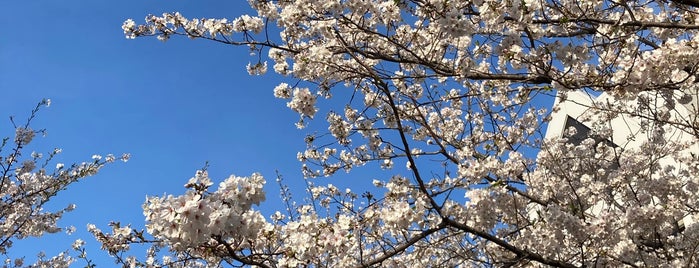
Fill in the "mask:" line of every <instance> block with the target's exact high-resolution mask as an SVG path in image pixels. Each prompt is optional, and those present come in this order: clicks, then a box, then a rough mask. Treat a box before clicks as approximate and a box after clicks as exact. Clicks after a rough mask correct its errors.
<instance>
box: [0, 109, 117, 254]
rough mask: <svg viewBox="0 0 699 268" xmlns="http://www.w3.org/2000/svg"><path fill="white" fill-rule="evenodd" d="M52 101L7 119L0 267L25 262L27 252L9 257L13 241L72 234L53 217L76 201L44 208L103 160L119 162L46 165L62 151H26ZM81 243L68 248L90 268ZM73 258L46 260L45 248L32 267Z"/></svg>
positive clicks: (1, 151) (0, 188) (1, 166)
mask: <svg viewBox="0 0 699 268" xmlns="http://www.w3.org/2000/svg"><path fill="white" fill-rule="evenodd" d="M50 104H51V101H50V100H49V99H44V100H42V101H41V102H40V103H39V104H38V105H37V106H36V107H35V108H34V109H33V110H32V112H31V114H30V115H29V117H28V118H27V120H26V121H25V122H24V123H22V124H18V123H17V122H16V121H15V119H14V117H10V121H11V123H12V126H13V128H14V130H15V133H14V138H11V137H5V138H3V139H2V142H1V143H0V174H1V178H2V180H1V181H0V197H1V198H0V254H2V255H4V256H7V258H6V259H5V260H4V261H5V262H4V264H3V267H24V266H26V263H25V256H15V257H16V258H13V257H11V256H12V254H11V250H10V249H11V247H12V245H13V242H14V241H17V240H20V239H25V238H28V237H41V236H43V235H45V234H50V233H57V232H61V231H66V232H68V233H71V232H72V230H74V227H67V228H64V227H59V226H58V224H57V221H58V220H59V219H61V217H62V216H63V214H64V213H66V212H69V211H72V210H73V209H74V208H75V205H74V204H69V205H67V206H66V207H65V208H63V209H60V210H58V211H47V210H46V209H45V207H44V206H45V205H46V204H47V203H48V202H49V201H51V199H52V198H53V197H54V196H56V195H57V194H59V193H60V192H61V191H63V190H65V189H66V188H67V187H68V186H69V185H71V184H73V183H76V182H78V181H79V180H81V179H83V178H85V177H88V176H92V175H94V174H96V173H97V172H98V171H99V170H100V169H101V168H102V167H104V166H105V165H106V164H108V163H112V162H114V161H115V160H117V157H115V156H113V155H108V156H106V157H104V158H103V157H102V156H99V155H94V156H92V160H90V161H87V162H82V163H75V164H72V165H68V166H67V165H65V164H63V163H57V164H55V166H50V164H51V163H52V160H53V159H54V157H55V156H56V155H58V154H59V153H61V149H59V148H56V149H53V150H52V151H50V152H49V153H47V154H46V155H44V154H43V153H40V152H36V151H31V152H29V151H27V150H28V149H29V148H31V147H30V144H31V142H32V141H33V140H34V138H35V137H36V135H41V134H44V135H45V134H46V131H45V130H43V129H41V130H35V129H32V128H31V123H32V120H34V118H35V117H36V116H37V113H38V112H39V110H40V108H41V107H42V106H49V105H50ZM128 158H129V156H128V155H123V156H122V157H120V159H121V160H123V161H127V160H128ZM83 245H84V242H83V240H81V239H78V240H76V241H75V243H73V245H72V247H73V249H74V250H75V251H77V253H78V254H74V255H78V256H77V257H78V258H82V259H84V260H85V261H87V262H88V266H89V265H90V264H91V262H90V261H89V260H88V259H87V257H86V255H84V253H85V250H84V248H83ZM74 253H75V252H74ZM75 260H76V258H75V257H74V256H72V255H71V252H70V251H65V252H61V253H60V254H59V255H57V256H54V257H48V258H47V256H46V255H45V254H44V253H43V252H42V253H39V252H38V259H37V261H36V263H34V264H31V267H68V266H69V265H70V264H71V263H73V262H74V261H75Z"/></svg>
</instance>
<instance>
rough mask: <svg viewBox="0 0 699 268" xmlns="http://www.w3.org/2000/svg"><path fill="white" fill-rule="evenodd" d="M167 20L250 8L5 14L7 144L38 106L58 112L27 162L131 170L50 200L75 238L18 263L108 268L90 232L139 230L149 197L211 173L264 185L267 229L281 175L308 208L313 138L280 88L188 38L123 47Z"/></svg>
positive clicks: (189, 4) (11, 5)
mask: <svg viewBox="0 0 699 268" xmlns="http://www.w3.org/2000/svg"><path fill="white" fill-rule="evenodd" d="M172 11H180V12H182V13H183V14H184V15H185V16H188V17H228V18H232V17H235V16H238V15H241V14H243V13H245V12H249V11H250V10H249V7H248V6H247V2H245V1H204V0H200V1H184V0H175V1H172V0H170V1H152V0H150V1H2V2H0V23H2V25H5V26H4V27H3V34H2V35H0V90H2V97H1V98H0V103H1V104H2V105H0V134H2V136H8V135H13V133H14V130H13V129H12V126H11V124H10V122H9V120H6V118H7V116H9V115H15V116H16V118H17V119H20V120H23V119H25V118H26V117H27V115H28V114H29V111H30V110H31V109H32V108H33V107H34V105H35V104H36V103H38V102H39V101H40V100H41V99H42V98H51V100H52V105H51V107H49V108H46V109H43V110H42V111H41V112H40V114H39V117H38V118H37V119H36V120H35V121H34V124H33V126H34V127H35V128H46V129H47V130H48V136H47V137H46V138H43V139H38V140H36V142H35V144H34V145H33V146H32V147H31V148H30V150H36V151H39V152H48V151H50V150H52V148H54V147H60V148H63V153H62V154H61V155H60V156H59V158H58V159H57V160H58V161H57V162H66V163H70V162H81V161H87V160H89V159H90V156H92V155H93V154H102V155H105V154H107V153H114V154H116V155H120V154H121V153H131V155H132V159H131V160H130V161H129V162H128V163H115V164H113V165H111V166H107V167H106V168H104V169H103V170H102V171H101V172H100V173H99V174H98V175H97V176H94V177H90V178H88V179H86V180H84V181H82V182H80V183H78V184H75V185H73V186H71V188H70V189H69V190H68V191H65V192H63V193H62V194H60V195H59V196H58V197H57V198H56V199H54V200H53V202H52V203H51V205H50V206H51V207H64V206H65V205H66V204H68V203H71V202H72V203H76V204H77V209H76V210H75V211H73V212H71V213H69V214H67V215H66V216H65V217H64V220H63V221H62V222H61V224H62V225H63V226H66V225H74V226H75V227H76V228H77V232H76V233H75V234H73V235H72V236H65V235H48V236H45V237H43V238H41V239H40V240H36V239H28V240H26V241H19V242H17V243H16V246H15V247H13V248H12V249H11V251H10V254H9V256H10V257H13V258H16V257H21V256H27V258H28V259H32V258H33V256H34V255H35V254H36V252H37V251H39V250H45V251H46V252H47V254H48V255H49V256H51V255H53V254H56V253H57V252H60V251H62V250H65V249H68V248H70V244H71V243H72V241H73V240H74V239H77V238H83V239H84V240H86V242H87V248H88V256H90V257H91V258H92V259H94V260H95V262H96V263H97V264H98V265H99V266H103V267H110V266H112V261H111V259H110V258H108V257H106V254H105V253H103V252H100V251H99V249H98V243H97V242H96V241H95V240H94V239H93V238H92V237H91V236H90V235H89V234H88V233H87V232H86V228H85V226H86V224H87V223H94V224H97V225H98V227H100V228H102V229H103V230H106V229H108V227H107V223H109V222H110V221H112V220H114V221H121V222H122V223H133V224H134V225H133V226H134V227H136V228H139V227H142V226H143V223H144V222H143V221H144V220H143V215H142V210H141V204H142V203H143V201H144V200H145V196H146V195H162V194H163V193H166V192H167V193H175V194H177V193H182V192H183V187H182V186H183V184H184V183H185V182H186V181H187V180H188V179H189V178H190V177H191V176H193V175H194V172H195V171H196V170H197V169H198V168H201V167H202V166H204V163H205V162H206V161H209V163H210V168H209V170H210V174H211V176H212V178H214V179H216V180H221V179H223V178H225V177H227V176H228V175H229V174H231V173H233V174H236V175H239V176H246V175H249V174H250V173H252V172H256V171H258V172H261V173H262V174H263V175H265V177H266V178H267V179H268V187H267V193H268V202H266V204H265V205H264V207H263V209H264V211H265V212H266V213H264V214H265V215H270V214H271V213H272V212H273V211H274V210H275V209H281V204H280V203H279V198H278V187H277V186H276V183H275V182H274V179H275V176H274V174H275V170H279V171H280V172H281V174H283V175H284V176H285V180H286V181H287V182H288V183H290V184H291V186H292V189H294V190H296V191H297V193H296V196H298V197H299V198H301V197H303V196H302V195H303V193H302V192H301V193H298V191H302V190H303V185H304V183H303V180H302V179H301V175H300V172H299V171H300V164H299V162H298V161H297V160H296V152H298V151H301V150H303V149H304V148H305V145H304V143H303V137H304V136H305V134H306V133H308V131H313V129H307V130H298V129H296V127H295V126H294V123H295V122H296V121H297V120H298V115H297V114H295V113H294V112H292V111H291V110H289V109H288V108H287V107H286V105H285V101H284V100H279V99H275V98H274V97H273V95H272V89H273V88H274V86H276V85H277V84H278V83H279V82H280V81H281V80H280V79H282V78H280V77H278V76H275V75H270V74H268V75H266V76H262V77H252V76H249V75H248V74H247V72H246V71H245V65H246V64H247V63H248V62H249V61H253V60H255V58H252V57H250V56H249V54H248V51H247V49H246V48H243V47H232V46H225V45H222V44H218V43H214V42H207V41H204V40H196V41H192V40H188V39H186V38H173V39H171V40H170V41H168V42H167V43H162V42H160V41H157V40H156V39H155V38H144V39H137V40H127V39H125V38H124V36H123V33H122V30H121V24H122V22H123V21H124V20H125V19H127V18H133V19H134V20H136V21H137V22H142V21H143V18H144V17H145V16H146V15H147V14H149V13H153V14H161V13H163V12H172ZM325 112H327V111H321V113H320V114H319V115H323V117H324V114H325ZM323 117H321V118H323ZM320 131H325V130H320ZM326 182H331V183H335V184H336V185H337V184H340V185H342V184H345V183H346V182H345V183H343V182H340V180H339V179H337V178H334V179H330V180H327V181H326ZM370 182H371V178H369V179H366V180H362V182H361V183H365V184H369V183H370ZM351 183H352V181H351V180H350V184H351ZM78 265H82V263H78Z"/></svg>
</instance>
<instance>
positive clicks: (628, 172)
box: [123, 0, 699, 267]
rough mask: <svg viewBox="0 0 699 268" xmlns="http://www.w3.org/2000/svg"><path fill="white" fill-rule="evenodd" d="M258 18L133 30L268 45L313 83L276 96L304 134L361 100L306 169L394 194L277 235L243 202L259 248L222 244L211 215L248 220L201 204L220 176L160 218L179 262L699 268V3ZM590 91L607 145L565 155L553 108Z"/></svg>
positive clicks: (156, 201)
mask: <svg viewBox="0 0 699 268" xmlns="http://www.w3.org/2000/svg"><path fill="white" fill-rule="evenodd" d="M249 2H250V4H251V6H252V7H253V8H254V9H255V10H256V11H257V16H249V15H248V16H243V17H240V18H239V19H236V20H233V21H234V23H228V22H227V20H211V19H186V18H184V17H183V16H182V15H180V14H179V13H167V14H164V15H163V16H162V17H157V16H148V17H147V18H146V22H145V24H142V25H137V24H136V23H135V22H134V21H132V20H128V21H126V22H125V23H124V25H123V29H124V31H125V33H126V35H127V37H128V38H134V37H138V36H150V35H155V36H158V37H159V38H160V39H167V38H168V37H170V36H172V35H184V36H188V37H191V38H204V39H210V40H215V41H218V42H221V43H225V44H230V45H240V46H248V47H249V48H250V49H252V50H255V52H260V53H259V55H265V54H263V53H262V52H263V50H264V49H268V53H267V54H266V55H267V56H268V58H269V60H271V62H272V63H273V67H272V69H273V70H274V71H275V72H276V73H277V74H279V75H283V76H285V77H289V78H291V79H293V80H294V81H297V82H296V83H295V84H293V86H291V85H289V84H288V83H290V82H288V81H287V82H286V83H281V84H279V85H278V86H277V87H275V88H274V96H275V97H277V98H283V99H286V100H287V104H286V105H287V107H289V108H291V109H292V110H293V111H294V112H296V113H298V114H300V116H301V121H300V122H299V123H298V125H299V126H305V125H304V124H303V123H304V121H303V120H304V119H313V118H318V117H317V116H316V114H317V113H321V112H325V111H322V110H321V109H320V108H319V107H318V106H319V105H318V104H319V103H321V100H320V98H318V97H321V96H322V97H325V98H327V99H330V98H338V97H337V96H341V97H339V100H338V99H335V100H330V101H327V104H329V105H331V106H332V107H333V108H334V109H331V110H330V111H327V114H326V116H325V119H326V120H325V121H326V122H325V123H327V131H326V130H325V129H326V128H322V129H323V130H322V131H326V133H321V134H315V133H314V134H313V135H309V136H308V137H307V138H306V147H307V148H306V149H305V150H304V151H303V152H299V153H298V155H297V157H298V159H299V160H300V161H301V162H302V171H303V175H304V176H305V177H309V178H312V177H319V176H330V175H333V174H334V173H335V172H336V171H338V170H345V171H351V170H353V169H354V168H357V167H359V166H369V167H371V166H374V167H377V168H382V169H385V171H377V173H376V174H377V175H376V176H385V178H386V179H384V180H377V182H376V185H377V186H378V189H376V190H375V191H368V192H366V193H364V194H362V195H361V198H359V197H358V196H360V195H358V194H356V193H354V192H352V191H342V190H340V189H337V187H334V186H332V185H326V186H309V195H310V203H311V204H300V205H298V206H295V207H294V208H295V210H293V209H289V210H290V211H295V213H290V215H287V216H288V218H284V217H282V216H280V215H279V214H277V213H275V214H274V215H275V216H273V217H272V218H271V222H267V221H266V220H265V219H264V218H263V217H261V216H259V214H256V213H257V212H254V210H251V209H250V207H247V204H248V203H247V202H246V201H244V200H245V199H244V198H243V199H241V200H238V199H235V200H236V202H242V203H243V204H246V205H245V206H243V205H241V206H240V207H238V210H236V211H237V213H238V214H236V215H237V216H236V217H242V215H245V217H249V218H250V219H248V220H246V221H244V223H245V224H248V223H250V222H255V224H256V225H255V227H254V228H252V227H249V226H239V228H241V230H243V231H242V233H243V234H244V235H245V236H246V239H249V240H246V239H241V238H239V237H236V236H235V235H233V234H230V233H227V231H226V229H225V228H218V227H210V228H211V229H207V230H204V229H205V228H204V226H206V227H207V228H209V225H211V224H212V221H213V219H212V218H211V217H212V216H211V215H213V212H210V211H213V210H211V208H217V209H218V208H219V207H222V208H226V207H227V208H234V207H236V206H238V205H234V204H237V203H230V204H229V203H227V202H228V201H225V202H224V201H222V200H224V199H217V198H213V197H215V196H217V194H216V193H218V191H216V192H213V193H204V192H200V191H199V190H197V189H199V188H202V189H204V188H205V189H208V187H209V186H208V185H209V184H210V182H207V181H206V180H205V179H203V178H204V177H205V176H203V175H202V178H201V179H195V180H194V181H193V182H192V183H191V187H194V188H191V187H190V190H189V191H188V192H187V193H186V194H185V195H183V196H179V197H169V196H168V197H163V198H151V199H149V200H150V201H149V202H151V203H147V206H146V208H147V211H148V214H147V215H146V216H147V217H151V218H148V219H149V224H151V225H149V227H148V230H147V231H149V232H151V233H152V234H153V235H154V236H155V237H156V238H157V240H158V241H163V243H165V244H166V245H165V246H166V247H169V248H171V249H173V250H174V251H175V253H177V254H183V252H186V253H189V252H193V251H196V252H202V251H201V250H200V248H201V247H206V248H209V249H211V251H212V252H220V251H216V249H219V248H217V246H219V245H221V243H223V242H221V241H236V242H237V243H235V244H234V245H236V246H238V245H240V246H239V247H231V249H232V250H233V251H232V252H231V251H229V252H228V253H221V254H222V255H221V256H219V255H216V256H219V257H221V258H223V259H224V260H234V261H232V262H236V263H240V264H246V265H257V266H270V267H272V266H282V267H283V266H304V265H306V266H333V267H340V266H342V265H345V266H352V265H355V266H372V265H383V266H412V267H420V266H428V265H435V264H437V265H438V266H459V265H461V266H469V265H490V266H529V265H534V266H537V265H551V266H557V267H577V266H590V265H598V266H621V265H629V266H662V265H669V266H678V265H691V264H693V263H696V257H695V256H697V254H698V253H699V252H697V247H696V245H697V243H698V242H697V241H699V240H698V237H699V234H698V233H697V230H699V226H697V224H695V222H696V217H697V215H696V214H697V210H696V208H697V207H698V205H699V204H696V202H697V200H699V198H697V196H696V189H697V185H699V177H697V175H696V174H699V158H697V157H698V156H697V154H696V152H697V150H698V149H697V148H698V146H699V145H698V143H699V134H698V133H699V120H698V119H699V116H697V114H699V110H697V109H699V108H697V107H699V93H698V92H699V86H698V85H699V84H698V83H696V80H697V79H696V76H697V75H698V74H699V71H698V69H697V67H696V66H699V62H698V60H697V59H699V49H697V48H699V45H698V44H699V32H698V31H699V19H697V18H696V12H697V8H699V5H696V3H691V1H669V2H653V3H651V4H648V3H640V2H624V3H617V2H614V1H583V2H581V1H572V0H564V1H530V0H525V1H496V0H483V1H459V0H457V1H441V0H426V1H393V0H367V1H355V0H332V1H312V0H303V1H262V0H251V1H249ZM207 22H208V23H207ZM272 27H277V30H276V31H268V32H267V33H265V34H264V35H263V34H259V35H255V32H257V31H260V30H261V29H263V28H264V29H268V30H269V29H270V28H272ZM234 33H239V34H234ZM268 33H278V35H279V36H278V38H277V37H270V36H269V35H267V34H268ZM220 35H224V36H225V38H224V37H221V36H220ZM266 70H267V65H266V62H265V61H263V60H261V59H258V63H257V64H251V65H249V66H248V71H249V73H250V74H253V75H259V74H262V73H264V71H266ZM580 92H585V93H590V94H591V95H595V94H599V93H603V94H604V95H605V96H608V98H603V99H600V100H596V101H592V102H590V103H589V104H585V103H580V102H577V101H576V100H570V102H571V104H570V105H577V106H578V107H580V109H586V110H588V112H586V113H584V114H583V115H581V116H580V117H579V118H575V120H579V121H580V122H581V124H582V125H584V126H585V127H586V128H588V129H587V130H586V131H587V132H586V133H587V134H586V135H588V137H584V138H581V139H579V140H574V139H572V138H571V137H574V136H576V134H577V132H576V131H578V130H580V129H576V128H570V129H566V130H558V131H561V132H562V133H563V134H564V135H563V137H555V138H553V139H545V135H544V133H543V132H544V129H543V128H544V127H545V126H546V124H547V123H549V121H550V120H552V117H553V116H554V115H556V114H555V112H556V111H559V109H561V107H553V109H547V108H548V107H542V106H546V105H543V104H542V103H549V102H547V101H550V100H551V99H552V98H553V96H554V95H555V96H557V98H559V99H560V101H559V102H557V103H566V99H567V98H568V95H570V94H574V93H580ZM338 102H340V104H337V103H338ZM335 105H338V106H335ZM340 105H343V106H344V107H343V106H340ZM338 108H340V109H338ZM338 111H342V112H338ZM552 112H554V113H553V114H552ZM582 134H583V133H582V132H581V133H580V135H582ZM370 163H374V164H375V165H368V164H370ZM369 167H367V168H369ZM397 167H400V168H397ZM403 167H405V169H403ZM396 174H398V175H396ZM188 185H189V184H188ZM196 185H200V186H196ZM246 191H247V189H246ZM252 191H253V194H255V193H257V189H255V190H252ZM241 198H242V197H241ZM203 200H205V201H203ZM217 200H218V201H217ZM210 202H219V203H221V204H212V203H210ZM185 208H186V209H185ZM323 210H325V213H323ZM152 213H156V214H152ZM153 215H160V216H153ZM192 215H193V216H192ZM192 217H194V218H192ZM163 219H167V220H164V221H163V222H160V221H161V220H163ZM233 219H234V220H238V218H233ZM253 219H254V220H253ZM155 222H158V223H157V224H154V223H155ZM173 222H174V223H176V224H174V225H173V224H172V223H173ZM168 223H169V224H171V225H170V226H172V227H167V226H168V225H167V224H168ZM232 224H233V223H232ZM235 224H238V223H235ZM241 224H242V223H241ZM246 228H247V229H246ZM210 230H213V231H215V232H212V231H210ZM200 234H203V236H201V235H200ZM219 234H220V235H219ZM212 237H213V238H212ZM217 238H222V239H223V238H226V239H230V240H226V239H223V240H221V239H219V240H216V239H217ZM183 239H184V240H183ZM211 239H214V240H216V241H212V240H211ZM191 241H194V243H190V242H191ZM242 241H245V242H242ZM251 241H254V242H251ZM196 245H198V246H196ZM232 245H233V244H232ZM178 256H179V255H178ZM197 256H200V258H203V259H205V258H207V257H206V256H204V254H203V253H202V254H200V255H197ZM226 258H228V259H226ZM219 261H220V260H219Z"/></svg>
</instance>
